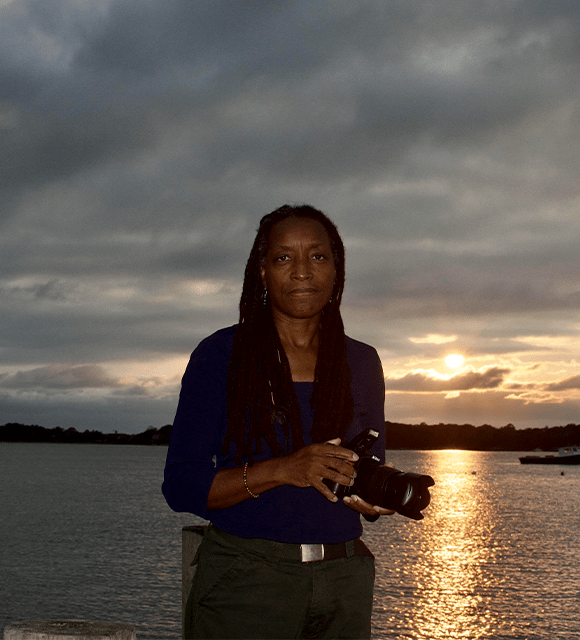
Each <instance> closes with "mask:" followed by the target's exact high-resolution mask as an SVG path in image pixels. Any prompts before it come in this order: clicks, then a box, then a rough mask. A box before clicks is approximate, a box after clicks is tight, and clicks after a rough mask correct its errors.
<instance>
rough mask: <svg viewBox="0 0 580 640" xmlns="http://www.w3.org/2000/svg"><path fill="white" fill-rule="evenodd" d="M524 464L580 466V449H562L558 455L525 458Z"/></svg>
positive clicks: (522, 461)
mask: <svg viewBox="0 0 580 640" xmlns="http://www.w3.org/2000/svg"><path fill="white" fill-rule="evenodd" d="M520 462H521V463H522V464H580V447H560V448H559V449H558V455H557V456H554V455H547V456H524V457H523V458H520Z"/></svg>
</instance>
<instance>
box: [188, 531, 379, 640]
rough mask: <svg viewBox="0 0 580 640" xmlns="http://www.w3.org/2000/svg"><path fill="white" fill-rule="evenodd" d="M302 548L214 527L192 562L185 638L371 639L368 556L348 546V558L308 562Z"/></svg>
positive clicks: (371, 578) (371, 561) (371, 571)
mask: <svg viewBox="0 0 580 640" xmlns="http://www.w3.org/2000/svg"><path fill="white" fill-rule="evenodd" d="M291 547H293V549H292V548H291ZM297 547H299V546H298V545H285V544H282V543H275V542H271V541H262V540H255V539H253V540H246V539H243V538H237V537H235V536H231V535H229V534H227V533H224V532H222V531H220V530H219V529H216V528H215V527H211V526H210V527H209V529H208V531H207V533H206V534H205V536H204V539H203V542H202V543H201V545H200V547H199V550H198V553H197V555H196V558H195V560H194V563H197V571H196V575H195V578H194V581H193V586H192V588H191V592H190V594H189V599H188V602H187V607H186V612H185V628H184V632H185V637H186V638H206V639H208V638H221V639H225V638H239V639H245V640H247V639H250V638H252V639H255V640H257V639H259V638H269V639H271V640H272V639H274V638H350V639H351V640H352V639H354V638H370V627H371V610H372V600H373V587H374V559H373V557H372V554H371V553H370V551H368V550H367V549H366V548H365V547H364V546H361V545H360V544H359V543H357V546H356V549H355V548H354V545H353V543H347V547H348V556H349V557H345V558H339V559H335V560H323V561H321V562H308V563H304V562H301V561H300V559H296V557H295V556H296V548H297ZM361 548H362V551H361ZM359 554H360V555H359Z"/></svg>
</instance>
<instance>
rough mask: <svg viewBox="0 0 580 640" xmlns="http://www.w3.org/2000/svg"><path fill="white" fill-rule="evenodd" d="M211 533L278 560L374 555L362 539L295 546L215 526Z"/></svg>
mask: <svg viewBox="0 0 580 640" xmlns="http://www.w3.org/2000/svg"><path fill="white" fill-rule="evenodd" d="M210 531H211V534H210V535H215V536H216V538H217V539H218V540H219V539H221V540H223V541H224V542H226V543H228V544H232V545H234V546H236V547H238V548H241V549H243V550H245V551H249V552H250V553H256V554H258V555H261V556H264V557H267V558H273V559H277V560H289V561H290V562H322V561H324V560H339V559H340V558H350V557H352V556H369V557H371V558H372V557H373V554H372V553H371V552H370V551H369V549H368V548H367V546H366V545H365V543H364V542H363V541H362V540H361V539H360V538H356V539H355V540H348V541H347V542H332V543H328V544H294V543H291V542H276V541H275V540H265V539H263V538H240V537H239V536H234V535H232V534H230V533H226V532H225V531H222V530H221V529H218V528H217V527H216V526H215V525H210ZM208 533H209V531H208ZM206 535H207V533H206Z"/></svg>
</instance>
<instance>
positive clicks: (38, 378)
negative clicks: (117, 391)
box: [0, 364, 119, 391]
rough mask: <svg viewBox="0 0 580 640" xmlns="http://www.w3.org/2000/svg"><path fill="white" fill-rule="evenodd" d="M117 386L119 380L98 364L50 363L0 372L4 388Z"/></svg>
mask: <svg viewBox="0 0 580 640" xmlns="http://www.w3.org/2000/svg"><path fill="white" fill-rule="evenodd" d="M117 386H119V381H118V380H115V379H114V378H111V377H110V376H108V375H107V374H106V373H105V371H104V369H103V368H102V367H100V366H99V365H94V364H93V365H78V366H74V367H67V366H63V365H51V366H47V367H38V368H36V369H29V370H27V371H18V372H17V373H14V374H11V375H10V374H0V387H3V388H4V389H20V390H36V391H38V390H42V389H44V390H46V389H59V390H65V389H93V388H111V387H117Z"/></svg>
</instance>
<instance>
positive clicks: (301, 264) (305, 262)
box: [293, 258, 312, 280]
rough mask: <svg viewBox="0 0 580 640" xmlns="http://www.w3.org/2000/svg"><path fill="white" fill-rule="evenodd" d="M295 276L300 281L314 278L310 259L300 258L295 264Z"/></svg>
mask: <svg viewBox="0 0 580 640" xmlns="http://www.w3.org/2000/svg"><path fill="white" fill-rule="evenodd" d="M294 265H295V268H294V273H293V276H294V277H295V278H297V279H298V280H306V279H308V278H311V277H312V265H311V264H310V260H309V259H308V258H298V259H297V260H296V262H295V263H294Z"/></svg>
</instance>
